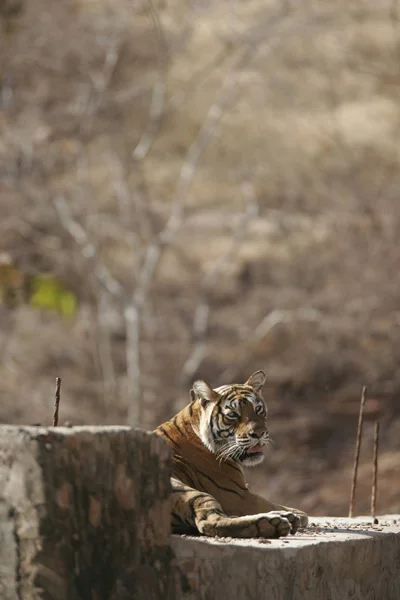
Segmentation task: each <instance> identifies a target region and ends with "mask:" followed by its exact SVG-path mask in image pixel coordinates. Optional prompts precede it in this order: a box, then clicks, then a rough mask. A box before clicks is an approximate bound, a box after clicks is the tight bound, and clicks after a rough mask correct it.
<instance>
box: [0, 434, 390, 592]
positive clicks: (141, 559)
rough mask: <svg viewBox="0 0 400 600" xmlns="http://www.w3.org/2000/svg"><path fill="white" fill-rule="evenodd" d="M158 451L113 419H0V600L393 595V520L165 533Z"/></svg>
mask: <svg viewBox="0 0 400 600" xmlns="http://www.w3.org/2000/svg"><path fill="white" fill-rule="evenodd" d="M169 473H170V461H169V452H168V449H167V447H166V446H165V445H164V443H163V442H162V440H161V439H160V438H158V437H156V436H153V435H151V434H149V433H147V432H143V431H139V430H130V429H129V428H124V427H77V428H71V429H66V428H57V429H53V428H48V429H47V428H36V427H23V428H21V427H8V426H6V427H0V600H14V599H16V600H36V599H43V600H53V599H54V600H108V599H111V600H117V599H118V600H120V599H121V600H125V599H126V600H127V599H139V600H141V599H146V600H153V599H154V600H158V599H161V598H162V599H167V600H168V599H171V600H172V599H175V598H176V599H179V598H182V599H186V600H192V599H193V600H194V599H196V600H197V599H204V600H209V599H210V600H211V599H213V598H218V599H220V598H231V599H234V598H240V599H249V600H250V599H254V600H256V599H257V600H260V599H263V598H265V599H268V600H272V599H277V600H282V599H284V600H289V599H290V600H291V599H295V600H298V599H300V598H301V600H305V599H310V600H314V599H315V600H317V599H318V600H321V599H322V600H336V599H337V600H343V599H345V598H352V599H360V600H361V599H362V600H372V599H375V598H376V599H384V600H392V599H393V600H398V599H400V525H399V524H400V518H399V519H398V521H397V522H394V521H396V518H395V517H386V518H382V519H380V522H379V525H377V526H372V525H371V521H370V520H369V521H362V520H361V521H360V520H358V521H354V520H353V521H348V520H338V519H330V520H329V521H327V520H314V521H312V525H311V527H310V529H309V530H307V532H303V533H299V534H297V535H296V536H294V537H290V538H284V539H281V540H261V541H260V540H250V541H238V540H228V539H224V540H221V539H220V540H209V539H204V538H200V537H199V538H189V537H180V536H170V535H169V502H168V496H169Z"/></svg>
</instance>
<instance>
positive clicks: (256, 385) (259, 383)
mask: <svg viewBox="0 0 400 600" xmlns="http://www.w3.org/2000/svg"><path fill="white" fill-rule="evenodd" d="M266 379H267V377H266V375H265V373H264V371H256V372H255V373H253V375H250V377H249V378H248V380H247V381H246V383H245V385H249V386H250V387H252V388H253V390H254V391H255V392H261V389H262V387H263V385H264V383H265V380H266Z"/></svg>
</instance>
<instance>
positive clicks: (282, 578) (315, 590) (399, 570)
mask: <svg viewBox="0 0 400 600" xmlns="http://www.w3.org/2000/svg"><path fill="white" fill-rule="evenodd" d="M172 546H173V549H174V551H175V554H176V556H177V560H178V564H179V568H180V570H181V572H182V573H184V574H185V576H186V579H185V580H184V582H183V583H184V586H183V587H184V590H183V592H184V593H183V597H184V598H186V599H188V600H189V599H192V598H193V600H194V599H196V600H200V599H201V600H211V599H214V598H221V597H222V598H238V599H239V598H240V599H241V600H242V599H246V600H253V599H254V600H256V599H257V600H261V599H263V598H265V599H268V600H283V599H285V600H305V599H307V600H344V599H347V598H352V599H353V600H378V599H379V600H381V599H382V600H383V599H384V600H398V599H399V598H400V516H396V515H387V516H383V517H379V518H378V524H376V525H373V523H372V519H371V518H368V517H360V518H356V519H345V518H343V519H342V518H311V519H310V527H309V528H307V529H306V530H303V531H301V532H299V533H298V534H297V535H295V536H290V537H287V538H281V539H279V540H258V539H257V540H256V539H254V540H236V539H228V538H222V539H207V538H204V537H197V538H196V537H189V536H185V537H182V536H173V541H172Z"/></svg>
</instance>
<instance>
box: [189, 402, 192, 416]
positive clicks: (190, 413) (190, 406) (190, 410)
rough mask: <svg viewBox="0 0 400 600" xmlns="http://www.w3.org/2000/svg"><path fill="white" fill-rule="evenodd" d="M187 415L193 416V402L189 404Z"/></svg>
mask: <svg viewBox="0 0 400 600" xmlns="http://www.w3.org/2000/svg"><path fill="white" fill-rule="evenodd" d="M189 415H190V416H191V417H193V402H191V403H190V404H189Z"/></svg>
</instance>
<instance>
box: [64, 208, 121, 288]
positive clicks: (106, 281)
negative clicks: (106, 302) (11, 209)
mask: <svg viewBox="0 0 400 600" xmlns="http://www.w3.org/2000/svg"><path fill="white" fill-rule="evenodd" d="M53 204H54V207H55V209H56V211H57V214H58V217H59V219H60V222H61V224H62V226H63V227H64V229H65V230H66V231H68V233H69V234H70V236H71V237H72V238H73V239H74V240H75V242H76V243H77V244H78V246H80V247H81V248H82V255H83V256H84V258H85V259H86V260H90V261H92V263H93V273H94V275H95V276H96V278H97V279H98V281H99V282H100V283H101V284H102V286H103V287H104V288H105V289H106V290H107V291H108V292H109V293H110V294H112V295H113V296H118V297H122V296H124V295H125V292H124V290H123V288H122V286H121V285H120V284H119V283H118V281H117V280H116V279H114V277H113V276H112V275H111V273H110V272H109V270H108V269H107V267H106V266H105V265H104V264H102V263H100V262H99V261H98V259H97V248H96V246H95V245H94V244H93V243H92V242H90V240H89V238H88V235H87V233H86V231H85V230H84V229H83V227H82V226H81V225H80V223H78V222H77V221H75V220H74V219H73V218H72V217H71V215H70V212H69V206H68V202H67V201H66V199H65V198H64V196H56V197H55V198H54V200H53Z"/></svg>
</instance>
